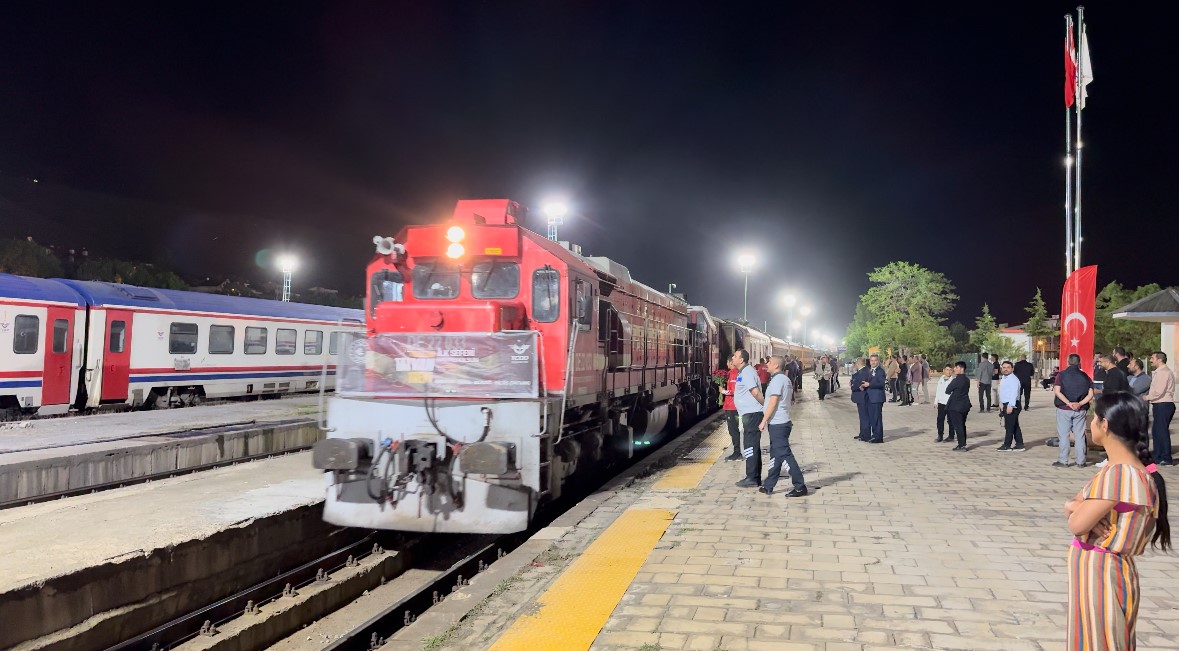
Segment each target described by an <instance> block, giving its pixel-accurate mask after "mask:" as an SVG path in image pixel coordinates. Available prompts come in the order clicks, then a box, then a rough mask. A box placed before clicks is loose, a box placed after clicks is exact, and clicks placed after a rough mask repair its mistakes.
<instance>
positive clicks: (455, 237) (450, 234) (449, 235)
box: [446, 226, 467, 258]
mask: <svg viewBox="0 0 1179 651" xmlns="http://www.w3.org/2000/svg"><path fill="white" fill-rule="evenodd" d="M466 236H467V233H466V232H465V231H463V229H462V228H461V227H459V226H451V227H450V228H449V229H447V231H446V239H447V240H449V241H451V242H455V243H458V242H462V241H463V238H464V237H466ZM459 255H462V253H460V254H459ZM450 257H452V258H457V257H458V255H452V256H450Z"/></svg>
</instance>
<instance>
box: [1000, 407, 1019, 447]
mask: <svg viewBox="0 0 1179 651" xmlns="http://www.w3.org/2000/svg"><path fill="white" fill-rule="evenodd" d="M1013 407H1015V408H1014V409H1012V410H1011V413H1010V414H1009V413H1007V407H1006V406H1004V405H1000V406H999V409H1000V410H1001V412H1002V413H1003V426H1004V428H1005V429H1006V433H1005V434H1004V435H1003V447H1005V448H1009V447H1011V442H1012V439H1014V440H1015V447H1019V448H1022V447H1023V430H1022V429H1020V428H1019V412H1020V411H1022V410H1021V409H1020V408H1019V405H1013Z"/></svg>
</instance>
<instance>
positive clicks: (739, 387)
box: [732, 348, 764, 488]
mask: <svg viewBox="0 0 1179 651" xmlns="http://www.w3.org/2000/svg"><path fill="white" fill-rule="evenodd" d="M732 359H733V364H734V365H735V366H736V367H737V382H736V384H734V385H733V406H734V407H736V408H737V414H738V415H740V416H741V430H742V431H743V432H744V434H743V438H742V440H741V446H742V450H741V455H742V456H744V457H745V478H744V479H742V480H741V481H739V482H737V485H738V486H740V487H742V488H752V487H754V486H761V430H760V429H758V423H760V422H761V404H762V402H763V401H764V398H763V397H762V395H761V383H760V382H759V381H758V378H757V371H755V370H754V369H753V367H752V366H750V365H749V351H747V350H745V349H744V348H738V349H737V350H736V351H734V352H733V357H732Z"/></svg>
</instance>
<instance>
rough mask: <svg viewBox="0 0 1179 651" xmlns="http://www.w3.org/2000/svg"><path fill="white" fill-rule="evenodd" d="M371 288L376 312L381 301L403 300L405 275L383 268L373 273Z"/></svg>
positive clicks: (396, 301)
mask: <svg viewBox="0 0 1179 651" xmlns="http://www.w3.org/2000/svg"><path fill="white" fill-rule="evenodd" d="M370 289H371V296H372V304H371V305H370V306H369V313H370V314H376V312H377V306H378V305H380V304H381V303H387V302H392V303H400V302H401V301H402V296H403V293H402V292H403V291H404V289H405V276H402V275H401V272H400V271H397V270H396V269H382V270H381V271H378V272H376V273H375V274H373V277H372V282H371V283H370ZM315 354H316V355H318V354H319V353H315Z"/></svg>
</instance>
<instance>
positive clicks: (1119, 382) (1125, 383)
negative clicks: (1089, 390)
mask: <svg viewBox="0 0 1179 651" xmlns="http://www.w3.org/2000/svg"><path fill="white" fill-rule="evenodd" d="M1101 368H1103V369H1105V384H1104V385H1103V386H1102V387H1101V392H1102V393H1117V392H1118V391H1129V390H1130V381H1129V380H1127V379H1126V374H1125V373H1123V372H1122V369H1121V368H1119V367H1118V365H1117V362H1115V361H1114V358H1113V357H1112V356H1110V355H1102V356H1101Z"/></svg>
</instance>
